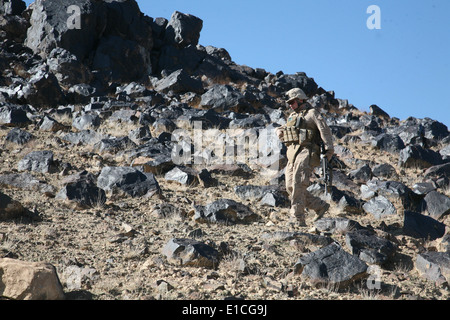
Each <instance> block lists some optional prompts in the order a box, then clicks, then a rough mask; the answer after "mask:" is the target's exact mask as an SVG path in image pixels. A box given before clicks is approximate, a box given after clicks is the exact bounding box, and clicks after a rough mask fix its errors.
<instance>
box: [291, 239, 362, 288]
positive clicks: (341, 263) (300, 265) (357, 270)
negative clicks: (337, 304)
mask: <svg viewBox="0 0 450 320" xmlns="http://www.w3.org/2000/svg"><path fill="white" fill-rule="evenodd" d="M294 273H296V274H301V275H302V277H305V278H307V279H309V281H310V282H311V283H313V284H315V285H321V284H325V285H327V284H332V285H337V286H339V287H346V286H348V285H349V284H350V283H352V282H354V281H357V280H360V279H363V278H365V277H367V276H368V274H367V264H366V263H365V262H363V261H362V260H360V259H359V258H358V257H357V256H354V255H352V254H350V253H348V252H346V251H345V250H344V249H342V247H341V246H339V245H338V244H337V243H332V244H330V245H328V246H326V247H324V248H322V249H319V250H316V251H313V252H311V253H309V254H306V255H304V256H302V257H301V258H300V259H299V260H298V261H297V263H296V264H295V266H294Z"/></svg>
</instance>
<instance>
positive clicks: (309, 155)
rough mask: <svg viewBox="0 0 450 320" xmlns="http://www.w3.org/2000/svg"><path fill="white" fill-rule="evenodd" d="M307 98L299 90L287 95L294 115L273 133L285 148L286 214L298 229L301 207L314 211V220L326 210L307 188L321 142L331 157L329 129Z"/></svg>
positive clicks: (326, 207)
mask: <svg viewBox="0 0 450 320" xmlns="http://www.w3.org/2000/svg"><path fill="white" fill-rule="evenodd" d="M307 99H308V96H307V95H306V94H305V93H304V92H303V91H302V90H301V89H299V88H294V89H291V90H289V91H288V92H287V100H286V102H287V104H289V106H290V107H291V108H292V110H293V111H294V112H293V113H291V114H290V115H289V118H288V119H287V122H286V125H284V126H282V127H279V128H277V131H276V133H277V135H278V137H279V139H280V140H281V141H282V142H283V143H284V144H285V145H286V146H287V154H286V155H287V158H288V163H287V166H286V171H285V178H286V190H287V192H288V194H289V197H290V201H291V209H290V214H291V215H292V216H293V217H295V218H296V221H297V222H298V223H299V225H300V226H306V223H305V208H309V209H312V210H314V211H315V212H316V219H319V218H321V217H322V216H323V215H324V214H325V212H326V211H327V210H328V209H329V207H330V205H329V204H328V203H326V202H325V201H323V200H321V199H320V198H317V197H314V196H313V195H311V194H310V193H309V192H308V191H307V188H308V186H309V179H310V177H311V174H312V171H313V169H314V167H316V166H318V165H320V151H321V148H320V147H321V143H323V145H324V148H325V150H326V157H327V158H328V160H331V157H332V156H333V154H334V148H333V138H332V135H331V130H330V128H329V127H328V125H327V124H326V122H325V119H324V118H323V116H322V115H321V113H320V112H319V111H317V110H316V109H314V108H313V107H312V106H311V105H310V104H309V103H308V102H307V101H306V100H307Z"/></svg>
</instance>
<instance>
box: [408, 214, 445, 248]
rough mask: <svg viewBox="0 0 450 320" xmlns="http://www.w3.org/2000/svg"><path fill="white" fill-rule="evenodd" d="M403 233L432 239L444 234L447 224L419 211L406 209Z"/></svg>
mask: <svg viewBox="0 0 450 320" xmlns="http://www.w3.org/2000/svg"><path fill="white" fill-rule="evenodd" d="M403 233H404V234H406V235H408V236H411V237H414V238H419V239H426V240H430V241H431V240H435V239H438V238H442V237H443V236H444V234H445V224H443V223H441V222H439V221H437V220H435V219H433V218H431V217H427V216H425V215H422V214H420V213H417V212H412V211H405V216H404V221H403Z"/></svg>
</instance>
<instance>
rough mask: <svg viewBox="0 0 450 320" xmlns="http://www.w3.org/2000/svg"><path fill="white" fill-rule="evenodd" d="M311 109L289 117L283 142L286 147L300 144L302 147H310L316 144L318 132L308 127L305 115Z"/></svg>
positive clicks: (284, 130) (284, 129)
mask: <svg viewBox="0 0 450 320" xmlns="http://www.w3.org/2000/svg"><path fill="white" fill-rule="evenodd" d="M309 110H310V109H306V110H302V111H300V113H293V114H291V115H290V116H289V118H288V120H287V122H286V126H285V127H284V128H283V138H282V141H283V142H284V143H285V144H286V145H291V144H298V145H301V146H302V147H309V146H310V145H311V144H312V143H316V140H317V137H318V132H317V131H318V130H317V128H315V127H311V128H309V127H308V124H307V122H306V120H305V115H306V113H307V112H308V111H309Z"/></svg>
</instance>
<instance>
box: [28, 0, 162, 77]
mask: <svg viewBox="0 0 450 320" xmlns="http://www.w3.org/2000/svg"><path fill="white" fill-rule="evenodd" d="M30 9H31V10H32V13H31V17H30V24H31V26H30V28H29V29H28V34H27V39H26V41H25V44H26V45H27V46H28V47H30V48H31V49H33V51H34V52H35V53H37V54H39V55H41V57H43V58H47V56H48V55H49V54H50V52H51V51H52V50H53V49H54V48H57V47H58V48H63V49H65V50H67V51H68V52H70V53H72V54H73V55H75V57H76V58H77V59H78V60H79V61H80V62H82V63H84V64H85V65H87V66H89V67H91V68H92V69H95V70H98V71H100V72H101V73H102V74H103V75H105V76H109V77H111V78H112V79H117V80H118V79H120V80H122V81H127V80H133V79H140V78H142V77H144V76H146V75H149V74H150V73H151V69H152V67H151V57H150V54H151V49H152V46H153V39H152V30H151V19H149V18H148V17H146V16H144V15H143V14H142V12H141V11H140V10H139V7H138V5H137V3H136V1H134V0H128V1H92V0H74V1H72V0H60V1H43V0H37V1H35V2H34V3H32V5H31V6H30Z"/></svg>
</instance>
